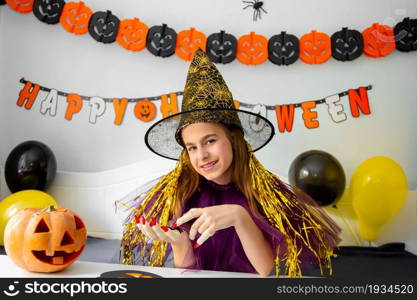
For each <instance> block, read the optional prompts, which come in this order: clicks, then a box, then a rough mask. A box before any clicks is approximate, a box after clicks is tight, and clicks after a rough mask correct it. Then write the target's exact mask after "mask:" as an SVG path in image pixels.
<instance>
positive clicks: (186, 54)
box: [175, 28, 207, 61]
mask: <svg viewBox="0 0 417 300" xmlns="http://www.w3.org/2000/svg"><path fill="white" fill-rule="evenodd" d="M206 40H207V39H206V36H205V35H204V33H202V32H200V31H197V30H195V29H194V28H191V29H190V30H183V31H181V32H179V33H178V35H177V43H176V46H175V53H176V54H177V55H178V56H179V57H180V58H182V59H183V60H185V61H190V60H191V59H192V58H193V56H194V53H195V52H196V51H197V49H198V48H201V50H203V51H205V50H206Z"/></svg>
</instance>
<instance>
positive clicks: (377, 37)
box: [362, 23, 395, 58]
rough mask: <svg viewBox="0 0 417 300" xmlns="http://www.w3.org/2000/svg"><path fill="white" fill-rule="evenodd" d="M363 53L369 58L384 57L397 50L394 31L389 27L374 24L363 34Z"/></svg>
mask: <svg viewBox="0 0 417 300" xmlns="http://www.w3.org/2000/svg"><path fill="white" fill-rule="evenodd" d="M362 36H363V52H364V53H365V55H367V56H369V57H374V58H376V57H382V56H386V55H388V54H390V53H391V52H392V51H394V49H395V37H394V29H393V28H392V27H390V26H388V25H380V24H378V23H374V24H372V26H371V27H368V28H366V29H365V30H364V31H363V32H362Z"/></svg>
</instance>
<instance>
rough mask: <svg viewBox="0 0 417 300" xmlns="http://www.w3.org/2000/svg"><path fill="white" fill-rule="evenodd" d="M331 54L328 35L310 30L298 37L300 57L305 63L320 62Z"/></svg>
mask: <svg viewBox="0 0 417 300" xmlns="http://www.w3.org/2000/svg"><path fill="white" fill-rule="evenodd" d="M331 55H332V50H331V42H330V37H329V36H328V35H327V34H325V33H323V32H317V31H315V30H312V31H311V32H310V33H307V34H305V35H303V36H302V37H301V39H300V59H301V60H302V61H303V62H305V63H307V64H322V63H324V62H325V61H327V60H328V59H329V58H330V56H331Z"/></svg>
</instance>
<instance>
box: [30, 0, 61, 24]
mask: <svg viewBox="0 0 417 300" xmlns="http://www.w3.org/2000/svg"><path fill="white" fill-rule="evenodd" d="M64 5H65V1H64V0H35V2H34V3H33V7H32V11H33V14H34V15H35V16H36V18H38V20H39V21H42V22H44V23H47V24H57V23H59V18H60V17H61V14H62V10H63V9H64Z"/></svg>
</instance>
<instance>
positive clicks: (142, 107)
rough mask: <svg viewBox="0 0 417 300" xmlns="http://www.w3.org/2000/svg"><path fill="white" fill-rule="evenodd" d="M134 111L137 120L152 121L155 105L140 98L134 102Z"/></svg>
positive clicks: (154, 114)
mask: <svg viewBox="0 0 417 300" xmlns="http://www.w3.org/2000/svg"><path fill="white" fill-rule="evenodd" d="M134 113H135V116H136V118H138V119H139V120H142V121H144V122H149V121H152V120H153V119H154V118H155V116H156V105H155V104H154V103H152V102H151V101H149V100H148V99H144V100H140V101H138V102H136V105H135V108H134Z"/></svg>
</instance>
